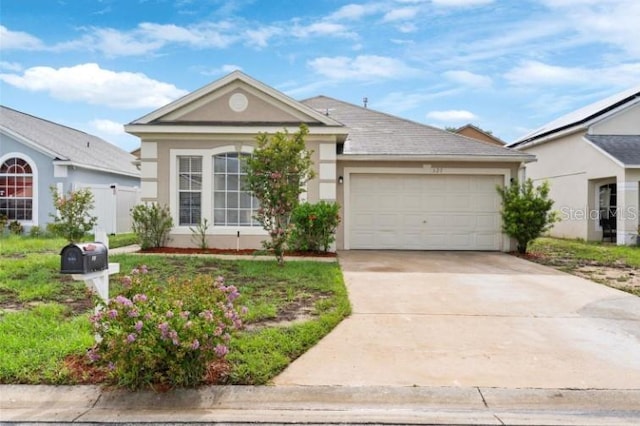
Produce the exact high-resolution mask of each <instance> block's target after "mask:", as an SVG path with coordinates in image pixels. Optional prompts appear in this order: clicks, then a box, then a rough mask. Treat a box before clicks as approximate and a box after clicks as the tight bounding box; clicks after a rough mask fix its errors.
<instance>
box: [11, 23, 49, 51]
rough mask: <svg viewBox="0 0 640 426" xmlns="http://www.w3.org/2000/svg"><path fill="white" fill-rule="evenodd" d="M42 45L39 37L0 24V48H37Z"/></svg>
mask: <svg viewBox="0 0 640 426" xmlns="http://www.w3.org/2000/svg"><path fill="white" fill-rule="evenodd" d="M43 47H44V44H43V43H42V41H41V40H40V39H39V38H37V37H34V36H32V35H31V34H28V33H25V32H22V31H11V30H10V29H8V28H7V27H5V26H4V25H0V50H9V49H22V50H38V49H42V48H43Z"/></svg>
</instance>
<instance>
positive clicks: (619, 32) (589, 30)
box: [542, 0, 640, 57]
mask: <svg viewBox="0 0 640 426" xmlns="http://www.w3.org/2000/svg"><path fill="white" fill-rule="evenodd" d="M542 3H543V4H545V5H546V6H547V7H548V8H549V9H550V10H551V12H552V13H554V14H560V15H562V16H563V18H564V19H563V20H564V23H565V25H566V26H567V27H568V28H569V29H571V30H572V31H575V32H576V33H578V34H579V35H580V38H581V41H582V42H583V43H607V44H610V45H613V46H616V47H618V48H620V49H622V50H624V51H625V52H626V53H628V54H631V55H632V56H633V57H640V43H638V40H640V25H638V19H639V18H638V17H639V16H640V2H638V1H637V0H607V1H596V0H542Z"/></svg>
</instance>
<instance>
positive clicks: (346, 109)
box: [301, 96, 534, 161]
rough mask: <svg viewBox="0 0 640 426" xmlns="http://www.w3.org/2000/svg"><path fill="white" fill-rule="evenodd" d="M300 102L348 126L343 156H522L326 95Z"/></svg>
mask: <svg viewBox="0 0 640 426" xmlns="http://www.w3.org/2000/svg"><path fill="white" fill-rule="evenodd" d="M301 102H302V103H303V104H305V105H308V106H310V107H312V108H314V109H316V110H318V111H321V112H323V113H325V114H328V115H329V116H330V117H332V118H334V119H335V120H337V121H339V122H340V123H342V124H344V125H345V126H347V127H348V128H349V136H348V137H347V140H346V142H345V144H344V151H343V153H344V154H345V155H391V156H393V155H395V156H407V155H409V156H447V157H457V156H459V157H460V158H468V157H470V156H471V157H504V158H510V157H513V158H514V161H517V158H520V159H522V158H523V153H522V152H518V151H514V150H511V149H507V148H502V147H499V146H497V145H494V144H491V143H488V142H482V141H478V140H476V139H471V138H467V137H465V136H460V135H457V134H454V133H451V132H447V131H445V130H441V129H438V128H435V127H431V126H427V125H424V124H420V123H416V122H414V121H409V120H405V119H403V118H400V117H395V116H393V115H390V114H385V113H382V112H378V111H375V110H372V109H369V108H363V107H360V106H357V105H353V104H350V103H347V102H343V101H339V100H337V99H333V98H329V97H326V96H317V97H314V98H310V99H306V100H303V101H301ZM533 158H534V157H533V156H531V159H533Z"/></svg>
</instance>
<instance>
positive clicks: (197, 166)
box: [177, 155, 205, 226]
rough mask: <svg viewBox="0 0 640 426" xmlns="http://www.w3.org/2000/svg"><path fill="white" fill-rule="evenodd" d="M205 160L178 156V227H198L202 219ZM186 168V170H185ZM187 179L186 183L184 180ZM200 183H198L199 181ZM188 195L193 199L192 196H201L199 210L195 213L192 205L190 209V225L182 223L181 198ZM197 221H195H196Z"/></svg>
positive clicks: (192, 156) (198, 157) (197, 157)
mask: <svg viewBox="0 0 640 426" xmlns="http://www.w3.org/2000/svg"><path fill="white" fill-rule="evenodd" d="M204 160H205V159H204V158H202V156H199V155H190V156H183V155H181V156H178V161H177V164H178V220H179V222H178V225H179V226H198V225H199V224H200V222H201V218H202V193H203V176H202V163H203V161H204ZM183 166H184V168H183ZM183 177H184V178H186V179H185V181H183V180H182V178H183ZM198 177H199V178H200V179H199V182H198V179H197V178H198ZM183 194H184V195H186V196H188V197H189V198H190V199H191V196H192V195H199V196H200V203H199V210H200V211H198V212H194V209H193V207H192V206H191V205H190V206H189V208H188V210H189V211H188V215H189V216H190V217H191V219H192V220H191V221H190V222H189V223H184V224H183V223H182V220H181V219H182V211H181V209H182V206H181V203H180V198H181V197H182V195H183ZM196 218H197V220H193V219H196Z"/></svg>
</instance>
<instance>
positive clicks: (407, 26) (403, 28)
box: [396, 22, 418, 34]
mask: <svg viewBox="0 0 640 426" xmlns="http://www.w3.org/2000/svg"><path fill="white" fill-rule="evenodd" d="M396 28H397V29H398V31H400V32H401V33H405V34H408V33H415V32H416V31H418V26H417V25H416V24H414V23H413V22H404V23H402V24H401V25H398V26H397V27H396Z"/></svg>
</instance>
